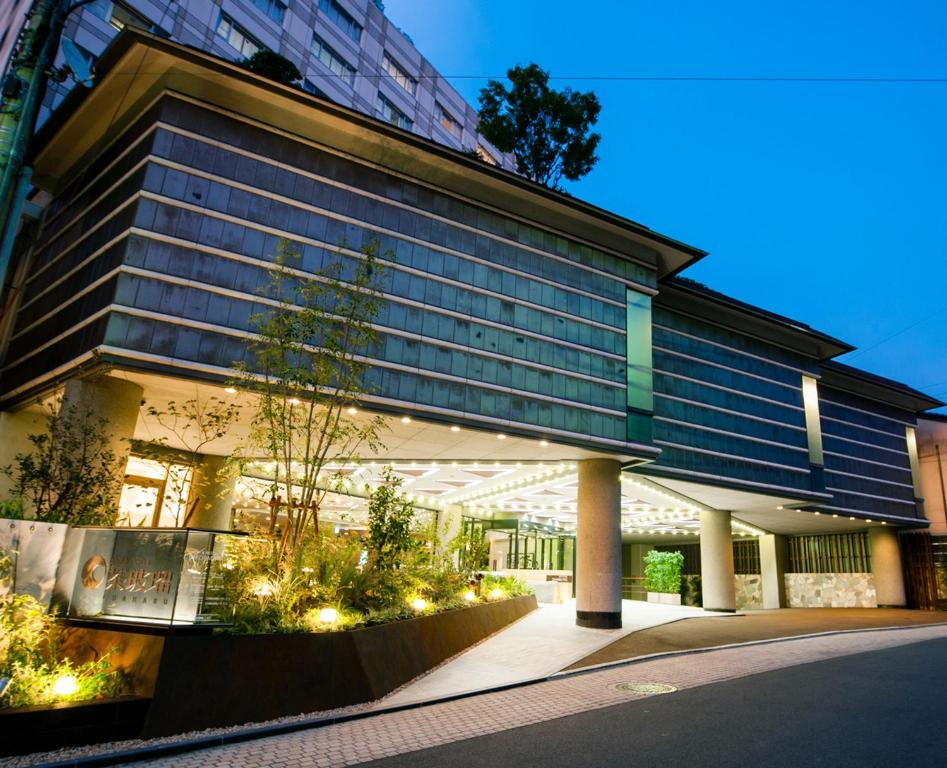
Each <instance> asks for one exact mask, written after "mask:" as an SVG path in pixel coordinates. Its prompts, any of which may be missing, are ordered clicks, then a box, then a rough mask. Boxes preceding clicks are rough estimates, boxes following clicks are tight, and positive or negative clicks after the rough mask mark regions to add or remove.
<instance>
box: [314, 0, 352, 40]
mask: <svg viewBox="0 0 947 768" xmlns="http://www.w3.org/2000/svg"><path fill="white" fill-rule="evenodd" d="M319 10H320V11H322V12H323V13H324V14H325V15H326V16H328V17H329V19H330V20H331V21H332V23H333V24H335V25H336V26H337V27H338V28H339V29H341V30H342V31H343V32H345V34H347V35H348V36H349V37H351V38H352V40H354V41H355V42H356V43H359V42H361V40H362V25H361V24H359V23H358V22H357V21H356V20H355V19H353V18H352V15H351V14H350V13H349V12H348V11H346V10H345V9H344V8H343V7H342V6H341V5H339V4H338V3H337V2H336V1H335V0H319Z"/></svg>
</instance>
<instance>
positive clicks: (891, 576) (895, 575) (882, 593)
mask: <svg viewBox="0 0 947 768" xmlns="http://www.w3.org/2000/svg"><path fill="white" fill-rule="evenodd" d="M868 541H869V542H870V543H871V570H872V573H874V575H875V592H876V593H877V595H878V605H879V606H904V605H907V597H906V596H905V593H904V571H903V570H902V569H901V545H900V544H899V543H898V532H897V531H896V530H895V529H893V528H887V527H885V528H881V527H878V528H869V529H868Z"/></svg>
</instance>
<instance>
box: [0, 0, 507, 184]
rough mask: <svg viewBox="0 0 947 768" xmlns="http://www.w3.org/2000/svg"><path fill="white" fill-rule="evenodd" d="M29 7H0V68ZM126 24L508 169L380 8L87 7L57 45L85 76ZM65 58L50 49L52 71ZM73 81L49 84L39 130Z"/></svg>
mask: <svg viewBox="0 0 947 768" xmlns="http://www.w3.org/2000/svg"><path fill="white" fill-rule="evenodd" d="M31 5H32V3H31V2H29V1H28V0H0V29H2V30H3V32H2V33H0V35H2V37H0V61H2V62H3V63H4V65H5V63H6V61H7V59H8V57H9V55H10V52H11V50H12V47H13V45H14V43H15V41H16V32H17V31H18V30H19V29H20V27H21V26H22V22H23V20H24V19H25V17H26V13H27V12H28V11H29V9H30V7H31ZM126 25H132V26H137V27H141V28H143V29H146V30H151V31H153V32H156V33H158V34H160V35H163V36H166V37H169V38H170V39H172V40H175V41H177V42H180V43H183V44H185V45H189V46H192V47H194V48H198V49H200V50H202V51H207V52H209V53H212V54H214V55H216V56H220V57H222V58H225V59H230V60H239V59H243V58H247V57H249V56H252V55H253V54H254V53H255V52H256V51H258V50H261V49H264V48H268V49H270V50H272V51H276V52H277V53H280V54H281V55H283V56H285V57H286V58H288V59H289V60H290V61H292V62H293V63H294V64H295V65H296V66H297V67H298V68H299V71H300V72H301V73H302V74H303V79H302V81H301V86H302V88H303V89H304V90H306V91H308V92H309V93H312V94H315V95H317V96H322V97H325V98H327V99H330V100H332V101H334V102H336V103H337V104H342V105H344V106H346V107H351V108H353V109H356V110H358V111H359V112H363V113H365V114H367V115H372V116H374V117H379V118H382V119H385V120H388V121H389V122H391V123H393V124H394V125H397V126H398V127H400V128H404V129H406V130H409V131H411V132H413V133H416V134H418V135H419V136H423V137H425V138H428V139H432V140H434V141H437V142H440V143H441V144H445V145H447V146H449V147H453V148H455V149H464V150H468V151H471V152H476V153H477V154H478V155H479V156H480V157H481V158H482V159H483V160H484V161H485V162H488V163H491V164H493V165H499V166H501V167H503V168H506V169H508V170H514V169H515V167H516V166H515V162H514V160H513V157H512V156H511V155H505V154H504V153H502V152H500V151H498V150H497V149H496V148H495V147H493V146H492V145H491V144H490V143H489V142H487V141H486V140H485V139H484V138H483V137H482V136H480V135H479V134H478V133H477V111H476V110H475V109H474V108H473V107H472V106H471V105H470V104H468V103H467V102H466V101H465V100H464V99H463V97H461V95H460V94H459V93H458V92H457V91H456V90H455V89H454V88H453V87H452V86H451V85H450V83H448V82H447V80H446V79H445V78H444V77H443V76H442V75H441V74H440V73H439V72H438V71H437V70H436V69H435V68H434V66H433V65H432V64H431V63H430V62H429V61H428V60H427V59H425V58H424V57H423V56H422V55H421V54H420V53H419V52H418V50H417V48H415V46H414V43H413V42H412V41H411V38H410V37H409V36H408V35H407V34H406V33H405V32H403V31H401V30H400V29H398V27H396V26H395V25H394V24H393V23H392V22H391V21H389V20H388V18H387V17H386V16H385V14H384V6H383V4H382V3H381V1H380V0H166V1H165V2H161V0H92V2H90V3H89V4H87V5H84V6H81V7H79V8H77V9H76V10H75V11H73V12H72V13H71V14H70V16H69V18H68V20H67V22H66V26H65V30H64V34H63V37H64V39H67V40H70V41H71V42H72V43H73V44H74V45H75V46H76V49H77V51H78V54H79V55H81V56H83V57H85V58H86V60H87V62H88V63H89V65H90V66H91V67H92V70H93V72H94V65H95V61H96V59H97V58H98V57H99V56H100V55H101V53H102V51H104V50H105V48H106V46H108V44H109V43H110V42H111V41H112V39H113V38H114V37H115V35H116V34H118V31H119V30H120V29H122V28H123V27H124V26H126ZM64 62H65V57H64V55H63V52H62V51H61V50H60V53H59V58H58V61H57V63H58V64H60V65H61V64H63V63H64ZM73 87H75V79H74V78H70V79H68V80H66V81H65V82H63V83H50V87H49V90H48V92H47V94H46V99H45V101H44V104H43V110H42V113H41V115H40V121H43V120H45V119H46V117H48V116H49V114H50V111H51V110H52V109H55V107H56V106H57V105H58V104H59V103H60V102H61V101H62V100H63V98H65V95H66V94H67V93H68V92H69V90H70V89H71V88H73Z"/></svg>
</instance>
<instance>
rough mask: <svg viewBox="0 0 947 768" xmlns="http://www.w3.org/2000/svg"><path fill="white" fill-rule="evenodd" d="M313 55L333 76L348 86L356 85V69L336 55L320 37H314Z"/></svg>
mask: <svg viewBox="0 0 947 768" xmlns="http://www.w3.org/2000/svg"><path fill="white" fill-rule="evenodd" d="M311 47H312V53H313V55H314V56H315V57H316V58H317V59H319V61H321V62H322V63H323V64H324V65H325V66H326V67H328V68H329V70H330V71H331V72H332V74H334V75H337V76H338V77H339V79H340V80H342V81H343V82H345V83H347V84H348V85H354V84H355V67H353V66H352V65H351V64H349V63H348V62H347V61H346V60H345V59H343V58H342V57H341V56H340V55H339V54H338V53H336V52H335V51H334V50H333V49H332V48H331V47H330V46H329V44H328V43H326V41H325V40H323V39H322V38H321V37H319V35H315V34H314V35H313V36H312V46H311Z"/></svg>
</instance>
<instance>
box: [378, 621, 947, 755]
mask: <svg viewBox="0 0 947 768" xmlns="http://www.w3.org/2000/svg"><path fill="white" fill-rule="evenodd" d="M628 670H629V679H630V680H633V679H634V667H633V666H631V667H629V668H628ZM364 765H366V766H372V768H396V767H400V766H404V767H405V768H408V767H409V766H410V768H428V767H429V766H444V767H445V768H480V767H481V766H482V768H502V767H503V766H515V767H516V768H530V767H531V766H536V767H537V768H540V767H541V768H557V767H558V766H562V767H563V768H565V767H566V766H568V768H576V767H577V766H595V768H608V767H609V766H616V767H617V766H621V767H622V768H627V767H630V766H686V767H687V768H701V767H702V766H707V768H711V766H712V767H713V768H728V767H729V766H734V767H735V768H736V767H737V766H738V767H739V768H755V767H756V766H766V767H767V768H769V766H773V767H779V768H781V767H783V766H785V767H786V768H808V767H809V766H831V767H832V768H840V767H842V766H859V768H866V767H868V766H885V768H888V767H892V766H910V768H926V766H937V767H938V768H941V767H942V766H947V640H932V641H928V642H923V643H915V644H912V645H906V646H900V647H897V648H892V649H888V650H883V651H874V652H871V653H862V654H858V655H854V656H846V657H840V658H837V659H831V660H829V661H822V662H817V663H813V664H806V665H802V666H796V667H790V668H788V669H781V670H778V671H775V672H766V673H763V674H759V675H753V676H750V677H745V678H741V679H739V680H733V681H730V682H725V683H717V684H714V685H707V686H704V687H701V688H692V689H688V690H684V691H681V692H677V693H672V694H667V695H660V696H652V697H649V698H647V699H643V700H638V701H633V702H629V703H628V704H620V705H618V706H613V707H608V708H606V709H600V710H595V711H591V712H585V713H583V714H580V715H573V716H570V717H564V718H559V719H556V720H550V721H547V722H544V723H541V724H539V725H532V726H528V727H525V728H517V729H513V730H509V731H504V732H501V733H497V734H494V735H490V736H484V737H479V738H475V739H468V740H465V741H458V742H454V743H452V744H447V745H444V746H442V747H436V748H433V749H427V750H423V751H420V752H411V753H408V754H404V755H400V756H398V757H392V758H387V759H384V760H377V761H374V762H371V763H365V764H364Z"/></svg>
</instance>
